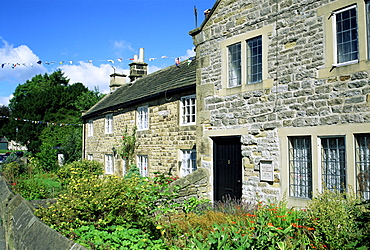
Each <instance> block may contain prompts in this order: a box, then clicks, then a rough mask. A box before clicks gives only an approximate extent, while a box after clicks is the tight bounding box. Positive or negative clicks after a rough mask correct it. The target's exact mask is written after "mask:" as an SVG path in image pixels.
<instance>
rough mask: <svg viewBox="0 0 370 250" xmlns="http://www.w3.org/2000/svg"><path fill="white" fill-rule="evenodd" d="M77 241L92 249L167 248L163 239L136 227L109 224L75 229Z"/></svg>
mask: <svg viewBox="0 0 370 250" xmlns="http://www.w3.org/2000/svg"><path fill="white" fill-rule="evenodd" d="M73 232H74V234H75V235H76V237H77V240H76V242H77V243H79V244H81V245H83V246H85V247H88V248H89V247H91V248H92V249H167V247H166V245H165V244H164V242H163V240H161V239H155V238H154V237H153V236H152V235H150V234H148V233H145V232H143V231H142V230H140V229H136V228H126V227H123V226H109V227H104V228H96V227H95V226H93V225H90V226H82V227H79V228H77V229H75V230H73Z"/></svg>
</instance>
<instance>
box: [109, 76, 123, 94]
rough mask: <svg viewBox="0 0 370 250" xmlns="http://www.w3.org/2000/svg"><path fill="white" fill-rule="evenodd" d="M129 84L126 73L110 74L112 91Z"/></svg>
mask: <svg viewBox="0 0 370 250" xmlns="http://www.w3.org/2000/svg"><path fill="white" fill-rule="evenodd" d="M124 85H127V83H126V75H124V74H118V73H113V74H111V75H110V83H109V87H110V92H113V91H115V90H116V89H118V88H119V87H121V86H124Z"/></svg>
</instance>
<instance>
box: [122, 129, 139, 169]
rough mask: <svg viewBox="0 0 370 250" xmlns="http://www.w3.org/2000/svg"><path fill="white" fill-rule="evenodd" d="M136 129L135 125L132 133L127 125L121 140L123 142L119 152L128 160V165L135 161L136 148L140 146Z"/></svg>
mask: <svg viewBox="0 0 370 250" xmlns="http://www.w3.org/2000/svg"><path fill="white" fill-rule="evenodd" d="M136 130H137V128H136V127H134V128H133V129H132V132H131V135H130V134H129V133H128V128H127V126H126V127H125V131H124V132H123V135H122V138H121V140H120V143H121V144H120V145H119V146H118V151H117V152H118V154H119V155H120V156H121V158H122V159H124V160H125V161H126V166H130V165H131V164H132V162H133V161H134V155H135V150H136V149H137V148H138V147H139V144H138V142H137V141H136Z"/></svg>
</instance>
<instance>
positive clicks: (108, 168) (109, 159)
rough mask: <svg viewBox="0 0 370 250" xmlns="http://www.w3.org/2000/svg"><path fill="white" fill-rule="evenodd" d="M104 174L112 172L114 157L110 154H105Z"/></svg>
mask: <svg viewBox="0 0 370 250" xmlns="http://www.w3.org/2000/svg"><path fill="white" fill-rule="evenodd" d="M104 166H105V169H104V172H105V174H113V173H114V157H113V155H112V154H106V155H105V165H104Z"/></svg>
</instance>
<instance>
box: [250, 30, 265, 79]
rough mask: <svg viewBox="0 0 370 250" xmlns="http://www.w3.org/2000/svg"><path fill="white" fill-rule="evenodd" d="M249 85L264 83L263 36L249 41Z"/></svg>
mask: <svg viewBox="0 0 370 250" xmlns="http://www.w3.org/2000/svg"><path fill="white" fill-rule="evenodd" d="M247 48H248V54H247V67H248V70H247V77H248V82H247V83H248V84H251V83H256V82H260V81H262V36H258V37H255V38H252V39H249V40H247Z"/></svg>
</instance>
